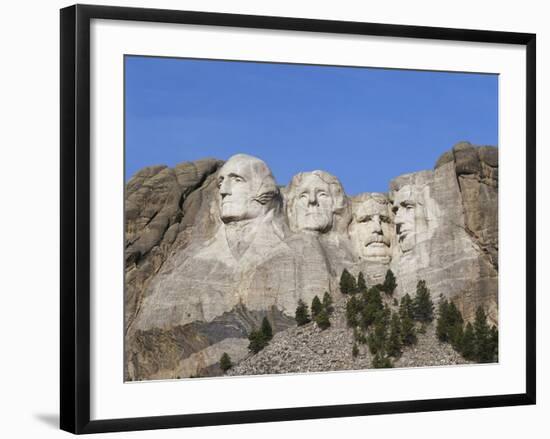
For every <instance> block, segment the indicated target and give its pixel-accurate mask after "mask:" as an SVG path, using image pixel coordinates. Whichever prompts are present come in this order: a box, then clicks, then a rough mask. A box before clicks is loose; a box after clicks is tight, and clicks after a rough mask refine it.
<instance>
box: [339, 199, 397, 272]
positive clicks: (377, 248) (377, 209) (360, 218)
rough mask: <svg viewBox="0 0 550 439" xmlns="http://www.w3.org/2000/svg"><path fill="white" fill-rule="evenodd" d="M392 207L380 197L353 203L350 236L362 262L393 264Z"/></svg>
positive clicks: (386, 200) (357, 200)
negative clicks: (391, 260)
mask: <svg viewBox="0 0 550 439" xmlns="http://www.w3.org/2000/svg"><path fill="white" fill-rule="evenodd" d="M390 207H391V205H390V202H389V200H388V198H387V197H386V195H384V194H380V193H372V194H361V195H359V196H357V197H355V199H354V200H353V204H352V213H353V220H352V222H351V224H350V232H349V233H350V236H351V238H352V241H353V242H354V244H355V247H356V250H357V253H358V254H359V256H360V257H361V258H363V259H365V260H368V261H379V262H386V263H387V262H389V261H390V259H391V242H392V239H391V238H392V234H393V221H392V213H391V210H390Z"/></svg>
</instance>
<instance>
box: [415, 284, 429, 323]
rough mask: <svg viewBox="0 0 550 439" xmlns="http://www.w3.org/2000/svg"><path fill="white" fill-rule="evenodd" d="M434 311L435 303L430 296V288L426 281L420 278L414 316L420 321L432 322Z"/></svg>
mask: <svg viewBox="0 0 550 439" xmlns="http://www.w3.org/2000/svg"><path fill="white" fill-rule="evenodd" d="M433 311H434V304H433V302H432V299H431V297H430V290H429V289H428V288H427V287H426V281H424V280H419V281H418V284H417V285H416V295H415V297H414V299H413V312H414V318H415V320H418V321H419V322H424V323H427V322H431V321H432V320H433Z"/></svg>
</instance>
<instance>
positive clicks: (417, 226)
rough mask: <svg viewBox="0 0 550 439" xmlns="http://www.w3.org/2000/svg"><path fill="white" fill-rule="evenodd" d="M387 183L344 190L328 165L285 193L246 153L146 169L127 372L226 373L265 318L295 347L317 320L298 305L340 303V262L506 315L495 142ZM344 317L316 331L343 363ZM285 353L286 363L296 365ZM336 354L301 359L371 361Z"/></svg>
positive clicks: (138, 208)
mask: <svg viewBox="0 0 550 439" xmlns="http://www.w3.org/2000/svg"><path fill="white" fill-rule="evenodd" d="M389 189H390V190H389V193H388V194H372V193H365V194H361V195H359V196H356V197H353V198H348V197H347V196H346V195H345V193H344V192H343V189H342V186H341V184H340V182H339V181H338V179H337V178H336V177H334V176H331V175H330V174H327V173H326V172H322V171H314V172H306V173H302V174H299V175H298V176H296V177H295V178H293V180H292V182H291V184H290V185H289V187H286V188H279V187H277V185H276V182H275V178H274V176H273V175H272V174H271V171H270V170H269V168H268V166H267V165H266V164H265V163H264V162H262V161H261V160H259V159H256V158H254V157H250V156H245V155H237V156H234V157H232V158H231V159H230V160H229V161H227V162H226V163H225V164H224V163H223V162H221V161H219V160H215V159H206V160H200V161H197V162H186V163H182V164H180V165H177V166H176V167H174V168H168V167H165V166H155V167H148V168H145V169H143V170H141V171H139V172H138V173H137V174H136V175H135V176H134V177H133V178H132V179H131V180H130V181H129V183H128V184H127V188H126V251H125V258H126V292H125V324H126V339H125V355H126V359H125V366H126V367H125V378H126V379H127V380H150V379H166V378H177V377H190V376H199V375H200V376H210V375H219V374H221V370H220V369H219V365H218V361H219V358H220V357H221V355H222V353H223V352H227V353H229V354H230V356H231V358H232V359H233V361H234V362H240V361H241V360H243V359H245V358H247V356H248V350H247V346H248V340H247V337H248V335H249V334H250V332H251V331H252V330H254V329H256V328H258V327H259V326H260V323H261V320H262V319H263V317H265V316H267V317H268V319H269V321H270V322H271V324H272V326H273V329H274V332H275V333H278V332H280V334H276V335H275V339H274V340H278V339H279V338H282V339H284V340H287V342H285V343H287V344H288V343H294V341H295V342H296V343H298V344H299V342H300V340H301V338H300V337H301V334H304V331H315V330H316V329H315V328H314V327H313V326H312V328H310V329H308V328H294V329H293V328H292V327H294V326H295V322H294V319H293V316H294V312H295V309H296V306H297V304H298V300H300V299H301V300H303V301H304V302H306V303H308V304H309V303H311V300H312V299H313V297H314V296H315V295H318V296H320V297H321V296H322V295H323V293H324V292H325V291H329V292H330V293H331V294H332V295H333V297H336V298H338V296H339V295H340V292H339V287H338V283H339V278H340V274H341V272H342V270H343V269H344V268H347V269H348V270H350V271H351V272H352V273H353V274H355V275H357V274H358V272H359V271H362V272H363V273H364V274H365V275H366V278H367V283H368V284H370V285H373V284H375V283H379V282H381V281H382V280H383V276H384V274H385V272H386V271H387V269H389V268H391V269H392V270H393V271H394V273H395V274H396V277H397V283H398V287H397V290H396V293H395V294H396V295H397V296H398V297H399V296H401V295H403V294H405V293H411V294H414V291H415V288H416V283H417V282H418V280H420V279H424V280H426V283H427V286H428V288H429V289H430V290H431V293H432V297H433V298H434V300H435V301H437V298H438V297H439V295H440V294H442V295H443V296H445V297H448V298H450V299H451V300H453V301H455V302H456V303H457V305H458V306H459V307H460V308H461V310H462V311H463V314H464V316H465V318H466V319H467V320H471V319H472V318H473V314H474V312H475V309H476V307H477V306H479V305H481V306H483V307H484V308H485V309H486V311H487V312H488V314H489V317H490V319H491V320H492V321H493V322H494V323H497V318H498V312H497V310H498V306H497V292H498V150H497V149H496V148H494V147H474V146H472V145H470V144H469V143H466V142H463V143H459V144H457V145H455V146H454V147H453V149H452V150H451V151H448V152H446V153H445V154H443V155H442V156H441V157H440V158H439V160H438V161H437V164H436V166H435V169H434V170H430V171H421V172H417V173H414V174H408V175H404V176H400V177H397V178H396V179H395V180H393V181H392V182H391V183H390V188H389ZM371 243H374V244H371ZM338 325H339V324H337V325H336V326H335V327H334V328H333V329H332V331H331V332H330V333H328V332H325V333H324V334H325V335H323V334H319V337H320V338H319V340H320V341H319V343H321V344H320V346H323V347H322V349H323V351H324V350H327V349H328V350H330V351H331V352H332V351H334V353H335V358H336V357H338V355H339V354H338V350H339V349H347V347H348V344H349V345H351V340H352V339H351V337H348V335H349V334H347V333H348V332H349V331H348V330H347V328H345V327H344V326H342V327H341V326H338ZM289 328H290V329H289ZM335 328H336V329H335ZM338 328H340V329H338ZM326 334H331V335H330V336H328V335H326ZM327 337H328V338H327ZM339 337H340V338H339ZM325 338H326V340H325ZM290 339H295V340H294V341H291V340H290ZM344 339H345V340H344ZM323 340H324V341H323ZM332 343H333V344H334V346H333V347H332V348H329V347H328V345H329V344H332ZM294 344H295V343H294ZM294 344H293V345H292V346H294ZM277 346H278V345H277V344H273V347H272V348H269V349H278V348H277ZM295 348H296V349H297V347H296V346H294V347H293V348H292V349H295ZM281 349H283V348H281ZM347 350H349V349H347ZM266 352H267V353H268V352H270V351H268V350H266ZM277 352H279V351H277ZM346 352H347V351H346ZM267 353H266V354H265V355H267ZM281 355H282V354H281ZM285 355H286V354H285ZM298 355H301V354H298ZM319 355H320V354H319ZM287 356H288V355H287ZM284 358H286V356H284V355H283V357H282V358H281V359H279V360H278V361H277V364H280V368H279V369H277V370H281V371H286V370H290V369H289V367H290V366H288V365H285V364H283V363H284V362H285V361H286V360H284ZM326 358H328V357H327V356H326V355H325V354H322V355H321V356H319V358H317V360H318V361H317V360H315V361H314V360H311V358H310V359H308V360H307V361H308V364H309V365H310V366H311V365H312V364H313V363H315V366H311V367H310V366H307V367H305V366H304V367H305V368H306V369H307V370H335V369H348V368H356V367H358V366H359V368H361V367H368V365H367V363H368V361H367V360H368V357H367V354H364V355H363V357H362V358H363V360H364V363H365V364H363V363H362V362H361V361H362V360H361V359H359V360H357V359H355V360H354V361H353V362H351V363H349V362H347V360H345V362H346V364H344V363H341V362H338V361H336V360H335V362H330V361H329V363H330V364H328V363H326V362H324V360H323V359H326ZM346 358H347V357H346ZM310 360H311V361H313V363H312V362H311V361H310ZM296 361H297V363H296V365H298V364H301V363H300V362H299V361H298V360H296ZM453 361H454V360H453ZM243 364H244V363H243ZM243 367H244V366H243ZM304 367H302V366H300V367H298V368H297V369H296V368H295V369H292V370H295V371H299V370H302V369H303V368H304ZM236 370H239V369H236ZM243 373H244V372H243ZM247 373H248V372H247Z"/></svg>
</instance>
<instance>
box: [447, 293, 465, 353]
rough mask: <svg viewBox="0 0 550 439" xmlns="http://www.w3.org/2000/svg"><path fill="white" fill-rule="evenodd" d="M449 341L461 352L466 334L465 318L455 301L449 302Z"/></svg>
mask: <svg viewBox="0 0 550 439" xmlns="http://www.w3.org/2000/svg"><path fill="white" fill-rule="evenodd" d="M448 312H449V341H450V343H451V345H452V346H453V348H454V349H455V350H457V351H459V352H460V349H461V345H462V337H463V335H464V319H463V318H462V313H461V312H460V311H459V310H458V308H457V307H456V305H455V304H454V302H450V303H449V311H448Z"/></svg>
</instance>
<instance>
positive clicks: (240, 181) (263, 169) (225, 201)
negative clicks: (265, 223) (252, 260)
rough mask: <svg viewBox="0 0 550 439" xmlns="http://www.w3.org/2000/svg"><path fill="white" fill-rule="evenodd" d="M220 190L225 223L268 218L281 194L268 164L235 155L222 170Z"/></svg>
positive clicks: (222, 215) (219, 176) (256, 159)
mask: <svg viewBox="0 0 550 439" xmlns="http://www.w3.org/2000/svg"><path fill="white" fill-rule="evenodd" d="M218 188H219V204H220V218H221V220H222V221H223V222H224V223H230V222H235V221H243V220H247V219H252V218H256V217H258V216H261V215H265V213H266V212H267V211H268V210H270V209H271V208H272V207H273V199H274V197H275V196H276V195H277V193H278V190H277V186H276V184H275V179H274V178H273V175H272V174H271V171H270V170H269V168H268V167H267V165H266V164H265V162H263V161H262V160H260V159H258V158H256V157H252V156H249V155H246V154H237V155H234V156H233V157H231V158H230V159H229V160H228V161H227V162H226V163H225V164H224V165H223V166H222V168H221V169H220V170H219V172H218Z"/></svg>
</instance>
